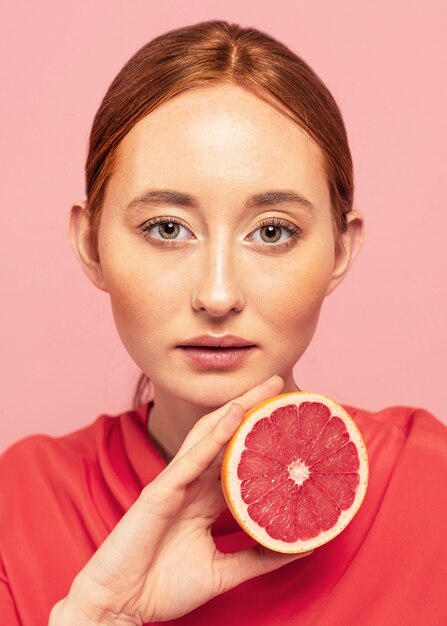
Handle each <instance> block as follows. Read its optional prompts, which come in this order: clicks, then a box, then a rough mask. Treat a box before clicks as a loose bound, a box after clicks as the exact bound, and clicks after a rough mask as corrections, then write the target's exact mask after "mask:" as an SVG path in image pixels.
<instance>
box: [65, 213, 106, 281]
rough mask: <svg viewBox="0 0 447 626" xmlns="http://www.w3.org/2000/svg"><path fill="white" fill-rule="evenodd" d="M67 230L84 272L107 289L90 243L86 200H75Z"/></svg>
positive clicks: (98, 260)
mask: <svg viewBox="0 0 447 626" xmlns="http://www.w3.org/2000/svg"><path fill="white" fill-rule="evenodd" d="M67 232H68V236H69V238H70V242H71V246H72V248H73V252H74V253H75V256H76V258H77V259H78V261H79V263H80V265H81V267H82V269H83V271H84V273H85V274H86V275H87V276H88V277H89V278H90V280H91V281H92V283H93V284H94V285H96V287H98V289H101V290H102V291H108V289H107V285H106V283H105V280H104V276H103V273H102V268H101V261H100V259H99V255H98V251H97V249H96V248H95V247H94V246H93V245H92V237H91V234H92V233H91V228H90V222H89V219H88V215H87V210H86V202H85V201H82V202H77V203H76V204H74V205H73V206H72V207H71V209H70V212H69V215H68V220H67Z"/></svg>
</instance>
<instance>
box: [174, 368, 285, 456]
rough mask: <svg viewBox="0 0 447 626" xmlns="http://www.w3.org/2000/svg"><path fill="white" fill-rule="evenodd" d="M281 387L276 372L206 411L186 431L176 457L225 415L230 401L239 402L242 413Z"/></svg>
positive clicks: (280, 389) (282, 382)
mask: <svg viewBox="0 0 447 626" xmlns="http://www.w3.org/2000/svg"><path fill="white" fill-rule="evenodd" d="M283 387H284V380H283V379H282V378H281V376H278V375H277V374H276V375H275V376H274V377H273V378H270V379H268V380H266V381H264V382H263V383H261V384H260V385H256V387H252V388H251V389H249V390H248V391H246V392H245V393H243V394H241V395H240V396H237V397H236V398H234V399H233V400H229V401H228V402H227V403H226V404H224V405H222V406H221V407H219V408H218V409H217V410H216V411H213V412H212V413H208V414H207V415H205V416H204V417H202V418H201V419H200V420H199V421H198V422H197V423H196V424H195V426H194V428H192V429H191V431H190V432H189V433H188V435H187V437H186V438H185V440H184V442H183V444H182V445H181V447H180V449H179V451H178V453H177V455H176V457H177V456H182V455H183V454H184V453H185V451H186V450H188V449H190V448H191V447H192V446H194V445H195V444H196V443H197V442H198V441H199V440H200V439H202V438H203V437H204V436H205V435H206V433H209V432H210V431H211V430H212V429H213V428H214V426H215V425H216V424H217V423H218V422H219V420H220V419H222V417H223V416H224V415H225V413H226V412H227V410H228V408H229V406H230V404H231V403H232V402H237V403H238V404H240V405H241V406H242V408H243V410H244V413H246V412H247V411H249V410H250V409H251V408H253V407H254V406H256V405H257V404H259V403H260V402H262V401H263V400H266V399H267V398H270V397H271V396H274V395H277V394H279V393H281V391H282V389H283Z"/></svg>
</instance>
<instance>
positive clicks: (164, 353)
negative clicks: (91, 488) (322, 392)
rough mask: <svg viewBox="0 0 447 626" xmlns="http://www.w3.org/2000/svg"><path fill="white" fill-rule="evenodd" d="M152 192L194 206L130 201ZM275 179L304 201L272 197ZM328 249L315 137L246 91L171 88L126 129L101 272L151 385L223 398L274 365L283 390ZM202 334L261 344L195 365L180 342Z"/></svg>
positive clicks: (327, 283) (309, 332)
mask: <svg viewBox="0 0 447 626" xmlns="http://www.w3.org/2000/svg"><path fill="white" fill-rule="evenodd" d="M155 190H163V191H166V190H169V191H175V192H177V193H178V194H188V195H189V196H192V198H193V205H191V206H188V205H186V204H179V203H177V202H175V201H174V200H171V201H166V202H163V203H162V202H152V203H151V202H142V201H141V202H136V201H135V198H137V197H141V196H142V195H144V194H145V193H147V192H148V191H155ZM279 191H281V192H285V191H287V192H293V193H295V194H297V195H299V196H301V197H302V198H303V201H302V202H301V203H300V202H297V201H292V200H290V199H289V200H287V198H286V199H284V200H283V201H282V202H275V200H278V195H277V196H274V194H273V192H279ZM267 193H269V194H270V196H267V195H266V196H264V202H262V199H258V201H256V199H255V200H252V201H251V202H250V198H252V197H253V196H257V195H258V194H267ZM269 197H270V202H269V201H268V200H269ZM129 205H131V206H129ZM161 218H163V219H165V220H166V221H167V223H166V224H164V225H163V224H161V225H153V224H152V225H151V224H148V221H149V220H155V219H161ZM172 220H175V221H176V222H177V221H178V222H179V224H173V225H172V223H171V224H169V222H170V221H171V222H172ZM278 220H279V221H280V222H278ZM275 222H276V223H275ZM269 226H273V228H271V227H270V228H269ZM142 229H145V230H142ZM334 248H335V245H334V233H333V227H332V221H331V206H330V199H329V189H328V185H327V181H326V176H325V174H324V172H323V169H322V154H321V151H320V150H319V148H318V147H317V146H316V145H315V144H314V143H313V142H312V140H310V139H309V138H308V137H307V136H306V135H305V134H304V133H303V132H302V131H301V130H300V129H299V128H298V126H297V125H296V124H295V123H294V122H292V121H290V120H289V119H287V118H286V117H285V116H284V115H282V114H281V113H280V112H278V111H277V110H276V109H275V108H273V107H272V106H270V105H269V104H267V103H266V102H264V101H263V100H261V99H260V98H258V97H256V96H255V95H254V94H253V93H251V92H249V91H247V90H244V89H242V88H239V87H237V86H234V85H220V86H217V87H216V86H213V87H211V88H203V89H196V90H191V91H189V92H186V93H183V94H181V95H179V96H177V97H175V98H173V99H172V100H170V101H169V102H167V103H166V104H164V105H162V106H161V107H159V108H158V109H157V110H155V111H154V112H153V113H151V114H149V115H148V116H147V117H146V118H144V119H143V120H141V121H140V122H139V123H138V124H136V126H134V128H133V129H132V130H131V131H130V132H129V133H128V135H127V136H126V137H125V138H124V139H123V141H122V143H121V145H120V150H119V158H118V161H117V168H116V171H115V172H114V173H113V175H112V177H111V179H110V180H109V184H108V187H107V192H106V196H105V201H104V205H103V213H102V217H101V222H100V227H99V232H98V252H99V259H100V269H101V273H102V278H101V281H98V282H97V284H98V286H99V287H100V288H102V289H104V290H106V291H108V292H109V294H110V298H111V304H112V308H113V314H114V318H115V322H116V326H117V329H118V332H119V335H120V337H121V339H122V341H123V343H124V345H125V347H126V349H127V350H128V352H129V354H130V355H131V357H132V359H133V360H134V361H135V362H136V363H137V365H138V366H139V367H140V368H141V370H142V371H143V372H144V373H145V374H146V375H147V376H149V378H150V379H151V381H152V384H153V386H154V390H155V393H157V392H161V393H168V394H170V395H172V396H176V397H179V398H181V399H183V400H185V401H189V402H192V403H196V404H197V403H199V404H203V405H206V406H217V405H220V404H222V403H224V402H226V401H227V400H228V398H229V397H234V396H235V395H237V394H239V393H242V392H243V391H244V390H246V389H248V388H249V387H251V386H253V385H255V384H257V383H259V382H261V381H262V380H264V379H266V378H268V377H269V376H271V375H273V374H275V373H277V374H279V375H281V376H282V377H283V378H285V379H286V386H285V388H284V391H287V390H288V389H289V390H292V389H295V388H296V387H295V386H294V384H293V378H292V368H293V366H294V364H295V363H296V362H297V361H298V360H299V358H300V357H301V355H302V354H303V352H304V351H305V350H306V347H307V346H308V344H309V343H310V341H311V338H312V336H313V334H314V331H315V328H316V325H317V321H318V316H319V313H320V307H321V305H322V302H323V299H324V297H325V296H326V294H327V293H329V291H331V290H332V289H333V288H334V287H335V285H336V284H337V282H339V280H341V279H340V278H337V277H336V276H335V277H334V270H335V266H336V255H335V249H334ZM207 333H209V334H217V335H222V334H227V333H231V334H234V335H239V336H240V337H243V338H245V339H246V340H248V341H249V342H250V343H251V344H255V346H256V348H255V349H252V350H251V352H250V353H249V355H248V356H247V358H246V359H245V361H244V362H243V363H242V364H239V365H237V366H234V367H227V368H220V369H215V368H212V369H207V368H203V367H199V366H197V365H195V364H192V363H191V362H190V360H189V359H188V358H187V357H186V355H185V352H184V351H183V350H181V349H179V348H178V347H177V346H178V345H179V344H180V343H181V342H184V341H186V340H187V339H189V338H192V337H195V336H197V335H202V334H207ZM290 385H292V387H290Z"/></svg>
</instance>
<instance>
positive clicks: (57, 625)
mask: <svg viewBox="0 0 447 626" xmlns="http://www.w3.org/2000/svg"><path fill="white" fill-rule="evenodd" d="M135 624H136V622H135V621H134V620H133V619H130V618H128V617H125V616H118V615H116V614H113V615H112V614H111V613H110V612H106V611H101V612H100V611H95V615H93V614H87V612H86V611H85V609H84V608H83V607H82V605H81V603H79V602H77V601H76V600H75V599H74V598H73V597H70V596H69V595H68V596H66V597H65V598H63V599H62V600H60V601H59V602H57V603H56V604H55V605H54V606H53V608H52V609H51V613H50V617H49V621H48V626H135Z"/></svg>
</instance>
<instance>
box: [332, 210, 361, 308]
mask: <svg viewBox="0 0 447 626" xmlns="http://www.w3.org/2000/svg"><path fill="white" fill-rule="evenodd" d="M346 219H347V228H346V231H345V232H344V233H342V234H341V235H340V242H339V244H338V245H337V249H336V251H335V258H334V271H333V273H332V277H331V281H330V283H329V286H328V288H327V291H326V296H328V295H329V294H330V293H332V292H333V291H334V289H335V288H336V287H337V286H338V285H339V284H340V283H341V282H342V280H343V279H344V277H345V276H346V274H347V273H348V270H349V268H350V267H351V265H352V263H353V262H354V259H355V258H356V256H357V254H358V253H359V252H360V249H361V247H362V244H363V239H364V218H363V215H362V214H361V213H360V211H358V210H352V211H350V212H349V213H347V214H346Z"/></svg>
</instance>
